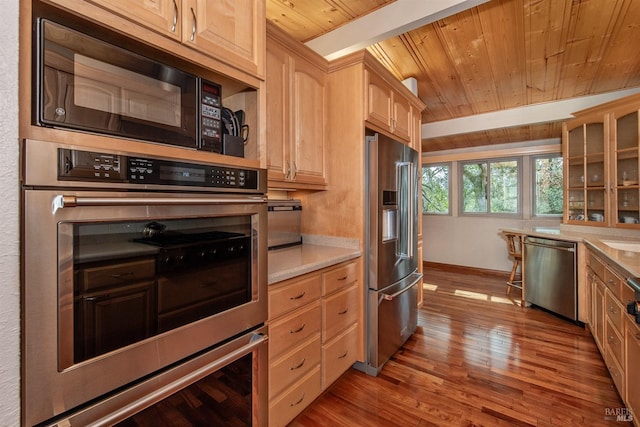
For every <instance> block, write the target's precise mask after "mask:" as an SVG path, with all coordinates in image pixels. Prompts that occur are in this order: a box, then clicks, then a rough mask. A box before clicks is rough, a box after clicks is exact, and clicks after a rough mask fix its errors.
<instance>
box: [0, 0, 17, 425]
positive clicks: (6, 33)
mask: <svg viewBox="0 0 640 427" xmlns="http://www.w3.org/2000/svg"><path fill="white" fill-rule="evenodd" d="M18 6H19V2H18V1H17V0H11V1H3V2H2V15H3V16H2V25H0V40H2V43H0V58H2V61H0V76H2V83H0V111H2V114H0V195H1V197H2V202H1V203H0V218H2V244H0V277H1V278H2V280H1V282H0V390H2V393H1V394H0V426H17V425H20V274H19V268H20V266H19V262H20V233H19V228H20V221H19V198H20V195H19V194H20V193H19V185H18V165H19V149H18V148H19V147H18V145H19V144H18Z"/></svg>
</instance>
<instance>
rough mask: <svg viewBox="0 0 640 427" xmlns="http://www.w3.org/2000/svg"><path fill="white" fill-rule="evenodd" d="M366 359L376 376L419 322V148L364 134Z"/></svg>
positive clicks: (368, 370) (364, 367)
mask: <svg viewBox="0 0 640 427" xmlns="http://www.w3.org/2000/svg"><path fill="white" fill-rule="evenodd" d="M366 153H367V154H366V157H367V162H366V186H367V191H366V198H367V200H366V203H367V217H366V230H367V231H366V237H365V244H366V250H367V254H366V258H365V263H366V272H367V273H366V285H367V286H366V289H367V291H366V292H367V296H366V300H367V304H366V318H367V334H366V337H367V339H366V340H367V344H366V345H367V360H366V362H365V363H357V364H356V366H355V367H356V368H357V369H360V370H362V371H364V372H366V373H368V374H369V375H373V376H375V375H377V374H378V373H379V372H380V370H381V369H382V367H383V365H384V364H385V363H386V362H387V361H388V360H389V359H390V358H391V356H393V354H394V353H395V352H396V351H397V350H398V349H399V348H400V347H401V346H402V345H403V344H404V343H405V342H406V340H407V339H408V338H409V337H410V336H411V334H413V333H414V332H415V330H416V326H417V318H418V315H417V314H418V313H417V303H418V301H417V299H418V286H421V285H422V274H420V273H419V272H418V262H421V260H418V259H417V249H418V242H417V239H418V220H419V218H418V203H419V198H418V195H419V194H420V193H419V191H418V190H419V189H418V160H419V158H418V155H419V154H418V152H417V151H415V150H413V149H412V148H411V147H409V146H408V145H406V144H402V143H400V142H398V141H394V140H392V139H390V138H388V137H386V136H384V135H380V134H372V135H370V136H367V138H366Z"/></svg>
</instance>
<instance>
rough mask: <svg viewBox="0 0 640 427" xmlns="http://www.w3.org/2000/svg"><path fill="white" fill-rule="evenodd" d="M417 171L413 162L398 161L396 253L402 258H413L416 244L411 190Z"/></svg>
mask: <svg viewBox="0 0 640 427" xmlns="http://www.w3.org/2000/svg"><path fill="white" fill-rule="evenodd" d="M415 179H416V177H415V172H414V167H413V163H412V162H397V163H396V185H397V188H398V205H399V206H398V207H399V212H398V213H399V217H400V218H399V221H398V232H397V236H398V244H397V246H396V255H397V256H399V257H400V258H413V246H414V236H413V233H414V229H413V228H414V227H413V223H414V218H413V212H414V206H413V204H414V202H413V197H412V194H411V190H412V189H413V188H414V185H415Z"/></svg>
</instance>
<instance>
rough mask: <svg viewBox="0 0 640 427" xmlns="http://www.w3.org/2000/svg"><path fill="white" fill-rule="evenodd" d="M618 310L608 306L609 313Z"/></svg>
mask: <svg viewBox="0 0 640 427" xmlns="http://www.w3.org/2000/svg"><path fill="white" fill-rule="evenodd" d="M617 312H618V311H617V310H616V308H615V307H609V313H613V314H616V313H617Z"/></svg>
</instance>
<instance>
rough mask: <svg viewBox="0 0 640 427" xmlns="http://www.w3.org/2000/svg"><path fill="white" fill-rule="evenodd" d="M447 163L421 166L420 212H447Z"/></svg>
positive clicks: (448, 168)
mask: <svg viewBox="0 0 640 427" xmlns="http://www.w3.org/2000/svg"><path fill="white" fill-rule="evenodd" d="M449 170H450V166H449V165H448V164H444V165H429V166H423V167H422V212H423V213H429V214H449V213H450V211H449V195H450V191H449Z"/></svg>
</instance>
